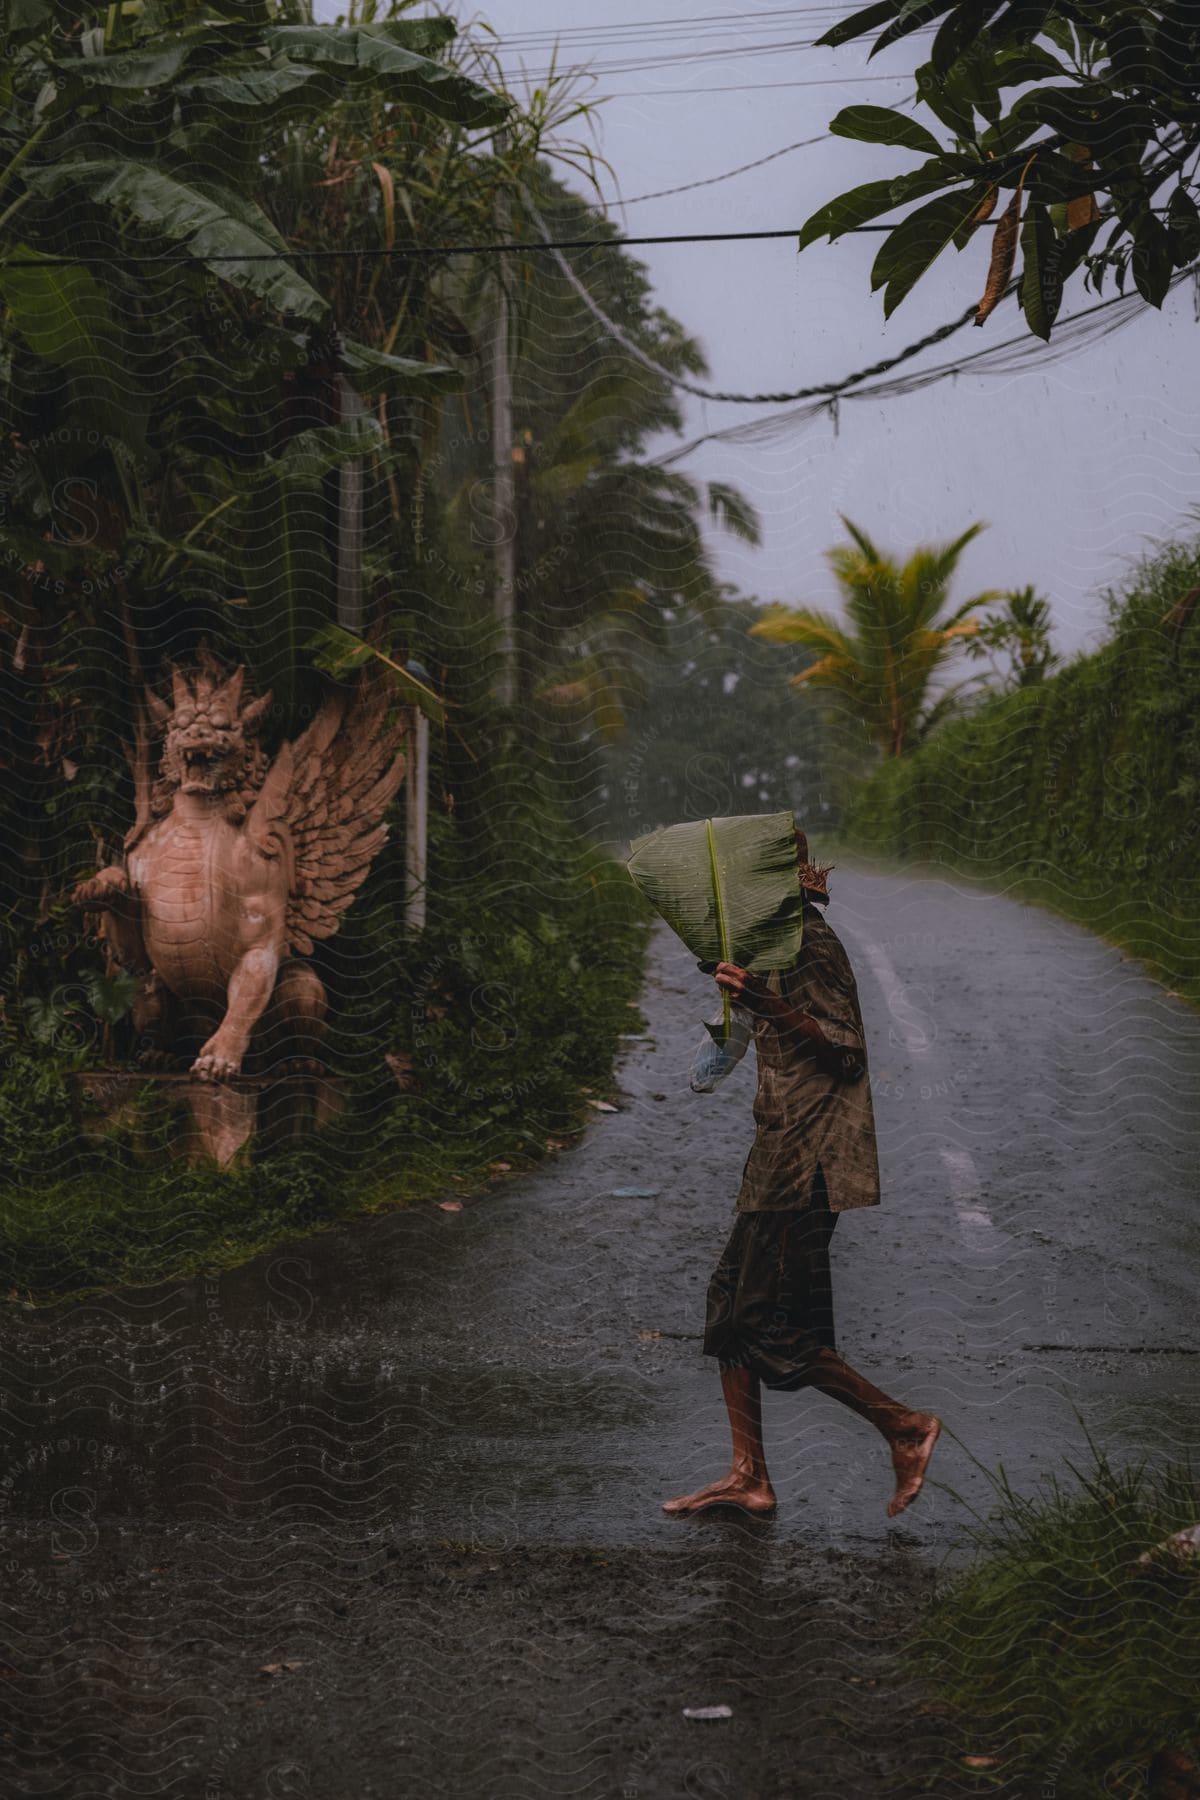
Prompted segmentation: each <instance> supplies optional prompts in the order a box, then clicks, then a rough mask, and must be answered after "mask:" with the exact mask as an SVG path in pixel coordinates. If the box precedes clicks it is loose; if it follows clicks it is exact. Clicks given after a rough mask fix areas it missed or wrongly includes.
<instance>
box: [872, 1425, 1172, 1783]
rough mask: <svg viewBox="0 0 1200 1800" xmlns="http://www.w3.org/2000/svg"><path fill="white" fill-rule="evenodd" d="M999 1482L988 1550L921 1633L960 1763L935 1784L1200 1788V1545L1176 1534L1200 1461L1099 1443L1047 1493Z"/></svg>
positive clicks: (913, 1649)
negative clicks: (1165, 1459) (1125, 1453)
mask: <svg viewBox="0 0 1200 1800" xmlns="http://www.w3.org/2000/svg"><path fill="white" fill-rule="evenodd" d="M995 1492H996V1506H995V1508H994V1509H993V1511H992V1514H991V1515H990V1517H989V1518H988V1519H987V1520H986V1521H982V1522H981V1523H980V1525H979V1527H978V1529H977V1531H976V1533H975V1538H976V1544H977V1548H978V1551H979V1556H978V1559H977V1561H976V1562H974V1563H973V1564H972V1565H971V1566H970V1567H969V1568H968V1569H966V1570H965V1571H964V1572H962V1573H961V1574H958V1575H955V1576H953V1577H952V1578H951V1579H950V1580H949V1582H948V1583H946V1584H944V1585H943V1587H942V1590H941V1592H940V1594H939V1596H938V1598H937V1599H936V1600H935V1602H934V1604H933V1606H932V1608H931V1609H930V1611H929V1613H928V1614H927V1615H926V1617H925V1619H924V1621H923V1623H922V1625H921V1626H920V1627H919V1629H918V1632H917V1634H916V1636H915V1638H914V1639H913V1640H912V1642H911V1644H910V1646H909V1652H908V1654H909V1656H910V1658H911V1660H912V1662H913V1665H914V1667H915V1669H916V1671H917V1672H918V1673H919V1674H920V1676H921V1677H922V1678H923V1679H924V1680H925V1682H926V1683H927V1684H928V1685H929V1687H930V1689H931V1690H932V1694H933V1696H934V1704H935V1705H936V1706H937V1707H938V1708H939V1710H942V1709H944V1713H945V1718H946V1743H947V1747H948V1760H947V1766H946V1767H944V1768H943V1769H942V1770H940V1771H936V1772H934V1771H928V1770H925V1771H922V1773H921V1792H922V1793H929V1792H930V1791H932V1792H935V1793H939V1794H940V1793H947V1794H949V1793H954V1794H967V1793H979V1794H989V1793H991V1794H999V1795H1004V1796H1009V1795H1011V1796H1013V1797H1014V1800H1016V1796H1022V1797H1024V1796H1027V1795H1034V1794H1044V1795H1048V1796H1053V1800H1133V1797H1134V1796H1143V1795H1149V1796H1157V1797H1158V1800H1185V1797H1186V1796H1192V1795H1195V1794H1198V1793H1200V1728H1198V1725H1197V1713H1196V1705H1195V1694H1196V1688H1197V1684H1198V1683H1200V1551H1197V1550H1196V1549H1194V1548H1193V1550H1192V1551H1191V1552H1190V1553H1189V1552H1188V1550H1187V1548H1186V1545H1184V1546H1169V1545H1168V1540H1170V1539H1172V1538H1173V1537H1174V1536H1175V1534H1177V1533H1180V1532H1186V1531H1188V1530H1189V1528H1191V1527H1193V1526H1194V1524H1195V1521H1196V1518H1197V1515H1198V1514H1200V1483H1198V1482H1197V1479H1196V1474H1195V1471H1194V1470H1192V1469H1189V1468H1187V1467H1183V1466H1170V1467H1166V1468H1163V1469H1158V1470H1151V1469H1148V1468H1146V1467H1145V1466H1138V1467H1134V1468H1131V1469H1125V1470H1116V1469H1114V1468H1113V1467H1111V1466H1110V1464H1109V1463H1108V1462H1107V1461H1106V1460H1105V1458H1104V1457H1103V1456H1102V1455H1100V1454H1099V1453H1097V1452H1095V1451H1093V1460H1092V1466H1091V1467H1090V1468H1085V1469H1082V1470H1078V1471H1076V1470H1071V1471H1070V1474H1069V1477H1068V1478H1067V1479H1066V1480H1065V1481H1063V1482H1059V1481H1058V1480H1053V1481H1051V1482H1050V1483H1049V1484H1048V1485H1047V1487H1046V1488H1045V1489H1043V1491H1042V1492H1041V1493H1039V1494H1037V1495H1035V1496H1033V1497H1022V1496H1020V1495H1018V1494H1016V1493H1014V1492H1013V1490H1012V1488H1011V1487H1010V1486H1009V1484H1008V1482H1007V1481H1006V1479H1005V1478H1004V1476H1003V1474H1001V1475H1000V1476H998V1477H996V1478H995ZM1143 1559H1146V1560H1143Z"/></svg>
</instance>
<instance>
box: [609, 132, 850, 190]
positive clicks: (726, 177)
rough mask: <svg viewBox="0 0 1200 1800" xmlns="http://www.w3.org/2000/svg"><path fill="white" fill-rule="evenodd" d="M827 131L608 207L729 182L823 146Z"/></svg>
mask: <svg viewBox="0 0 1200 1800" xmlns="http://www.w3.org/2000/svg"><path fill="white" fill-rule="evenodd" d="M830 135H831V134H830V133H829V132H828V131H823V132H821V134H820V136H819V137H810V138H801V139H800V140H799V142H798V143H795V144H785V145H784V146H783V148H782V150H772V151H771V153H770V155H769V156H758V157H755V159H754V161H753V162H748V163H739V164H738V166H737V168H736V169H726V170H725V171H724V173H723V174H721V175H706V176H704V177H703V179H702V180H700V181H685V182H684V183H683V184H682V186H681V187H669V188H657V189H656V190H655V191H654V193H652V194H634V195H632V196H631V198H630V199H628V200H621V199H616V200H611V201H609V202H608V204H609V205H610V206H637V205H638V204H639V203H640V202H641V201H643V200H665V199H666V198H667V196H668V195H670V194H690V193H691V192H692V190H693V188H703V187H715V186H716V184H717V182H719V181H731V180H732V179H733V177H734V176H735V175H744V174H745V173H746V172H747V170H748V169H761V168H762V167H763V166H764V165H765V164H766V163H770V162H775V161H776V160H777V159H778V158H779V157H781V156H789V155H790V154H791V152H792V151H793V150H807V149H808V148H809V147H810V146H811V145H812V144H823V143H825V142H826V141H827V140H828V138H829V137H830Z"/></svg>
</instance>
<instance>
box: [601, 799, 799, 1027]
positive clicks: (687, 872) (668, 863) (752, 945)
mask: <svg viewBox="0 0 1200 1800" xmlns="http://www.w3.org/2000/svg"><path fill="white" fill-rule="evenodd" d="M795 830H796V822H795V820H794V818H793V817H792V815H791V813H790V812H778V813H742V814H738V815H736V816H735V817H733V818H727V819H698V820H696V821H694V822H690V823H687V824H683V825H666V826H663V827H661V828H660V829H659V830H658V831H651V832H648V833H647V834H646V836H644V837H639V838H635V839H634V841H633V844H632V845H631V847H630V857H629V861H628V864H627V865H626V866H627V867H628V869H629V873H630V875H631V876H632V878H633V880H634V882H635V883H636V885H637V886H638V887H639V888H640V889H641V890H642V892H643V894H645V896H646V898H647V900H649V901H650V903H651V905H652V906H653V907H654V908H655V909H656V910H657V911H658V912H660V913H661V914H662V916H663V918H664V919H665V920H666V921H667V924H668V925H669V926H670V927H671V929H672V931H675V932H677V933H678V934H679V936H680V937H681V938H682V939H683V941H684V943H685V944H686V945H687V947H688V949H689V950H690V951H691V952H692V953H693V955H695V956H698V957H699V958H700V959H701V960H702V961H704V962H731V963H737V964H738V965H739V966H740V967H741V968H743V969H749V970H750V971H751V973H752V974H755V975H764V974H767V973H768V972H769V971H770V970H772V969H783V968H786V967H787V966H788V965H789V964H790V963H792V962H794V961H795V958H796V956H797V955H798V953H799V950H800V943H801V938H802V935H803V928H804V927H803V921H804V895H803V892H802V890H801V887H800V870H799V864H798V862H797V856H796V838H795ZM730 1028H731V1020H730V1011H729V996H728V995H726V996H725V1036H726V1037H728V1036H729V1032H730Z"/></svg>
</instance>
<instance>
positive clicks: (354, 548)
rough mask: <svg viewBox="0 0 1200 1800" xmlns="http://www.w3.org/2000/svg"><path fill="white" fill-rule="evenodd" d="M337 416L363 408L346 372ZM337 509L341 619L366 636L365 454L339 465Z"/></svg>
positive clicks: (344, 418)
mask: <svg viewBox="0 0 1200 1800" xmlns="http://www.w3.org/2000/svg"><path fill="white" fill-rule="evenodd" d="M336 393H337V416H338V421H339V423H340V424H343V425H345V424H348V423H349V421H350V420H351V419H357V418H358V417H359V416H360V415H361V413H362V411H363V403H362V395H361V394H360V393H359V392H358V390H357V389H356V388H353V387H351V385H350V383H349V382H348V381H347V380H346V377H345V376H344V375H339V376H338V377H337V386H336ZM337 477H338V489H337V492H338V509H337V622H338V624H339V625H342V626H344V627H345V629H346V630H347V631H353V632H354V633H355V635H356V636H359V637H361V636H362V629H363V597H362V561H363V555H362V552H363V467H362V458H361V457H358V456H356V457H354V458H353V460H352V461H351V462H344V463H340V464H339V465H338V471H337Z"/></svg>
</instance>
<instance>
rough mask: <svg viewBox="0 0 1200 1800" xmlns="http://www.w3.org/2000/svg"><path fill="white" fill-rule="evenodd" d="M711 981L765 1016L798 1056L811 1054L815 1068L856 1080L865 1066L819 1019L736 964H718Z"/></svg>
mask: <svg viewBox="0 0 1200 1800" xmlns="http://www.w3.org/2000/svg"><path fill="white" fill-rule="evenodd" d="M714 980H715V981H716V984H717V986H718V987H719V988H721V989H722V990H723V991H727V992H728V994H729V996H730V998H731V999H733V1000H736V1001H737V1004H738V1005H739V1006H743V1007H745V1009H746V1011H747V1012H750V1013H753V1014H754V1016H755V1017H756V1018H759V1019H769V1020H770V1022H771V1024H772V1025H773V1026H774V1027H775V1029H776V1031H778V1032H779V1034H780V1035H781V1037H783V1038H784V1039H785V1040H786V1041H788V1042H790V1043H791V1044H793V1045H794V1046H795V1048H796V1049H797V1050H798V1051H799V1052H800V1053H801V1054H802V1055H810V1056H814V1057H815V1058H816V1061H817V1065H818V1067H819V1068H821V1069H823V1070H824V1071H825V1073H826V1074H828V1075H836V1076H838V1077H839V1078H840V1079H841V1080H842V1081H857V1080H858V1078H859V1076H860V1075H861V1074H862V1072H863V1070H864V1068H865V1067H866V1064H865V1061H864V1059H863V1055H862V1052H861V1051H860V1050H857V1049H855V1048H853V1047H852V1046H850V1045H842V1044H834V1043H831V1041H830V1040H829V1038H828V1037H826V1035H825V1032H824V1031H823V1030H822V1028H821V1022H820V1020H819V1019H815V1018H814V1017H813V1016H812V1014H811V1013H807V1012H805V1011H804V1010H803V1008H801V1007H798V1006H793V1005H792V1004H791V1002H790V1001H787V1000H785V999H784V998H783V996H782V995H780V994H773V993H772V992H771V991H770V989H769V988H768V987H767V986H766V984H765V983H764V982H763V981H761V980H760V979H759V977H758V976H756V975H751V974H749V973H748V972H747V970H745V969H741V968H739V967H738V965H737V964H736V963H724V962H723V963H718V964H717V969H716V974H715V976H714Z"/></svg>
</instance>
